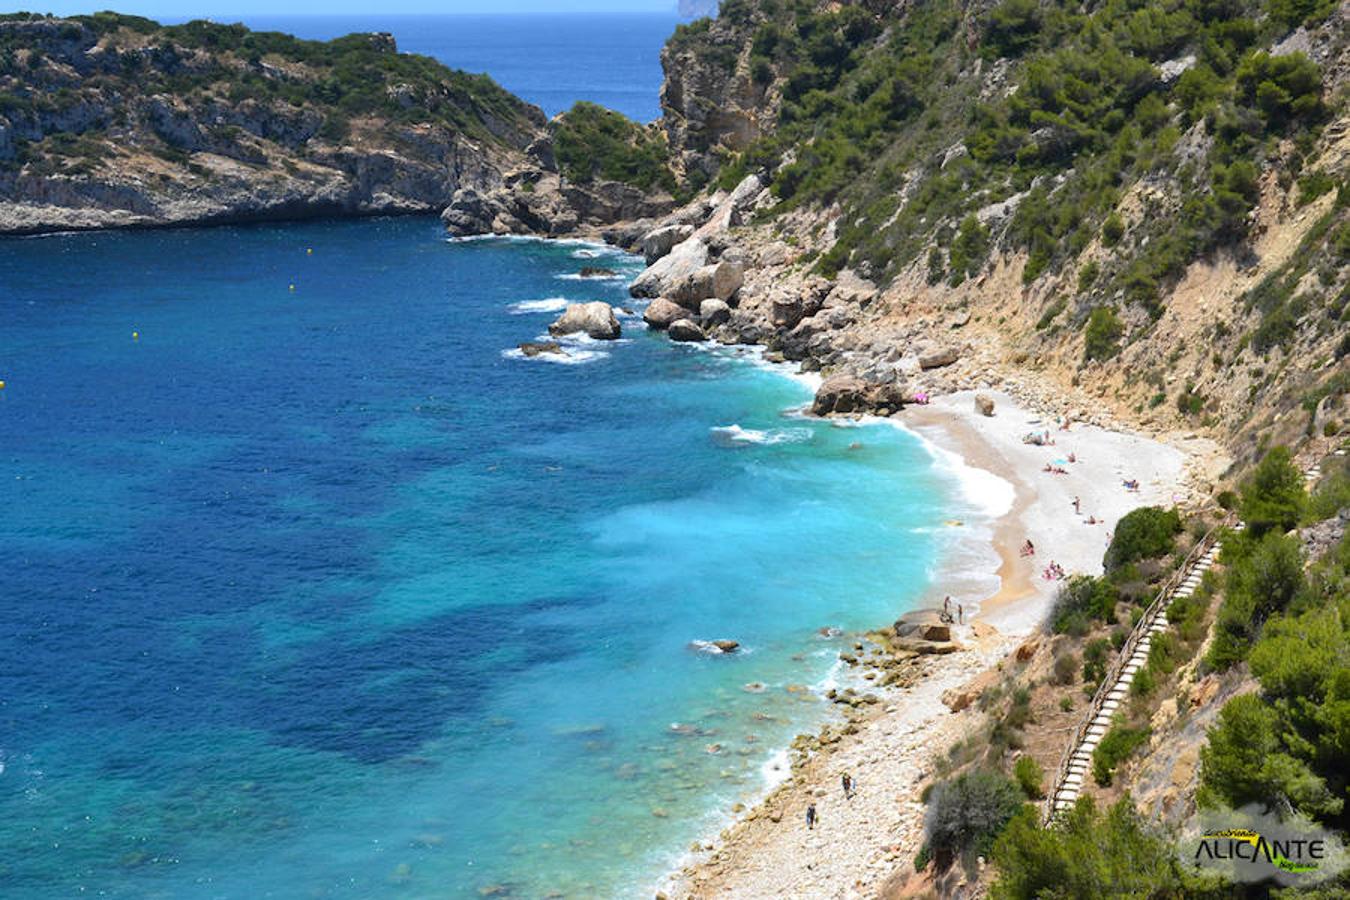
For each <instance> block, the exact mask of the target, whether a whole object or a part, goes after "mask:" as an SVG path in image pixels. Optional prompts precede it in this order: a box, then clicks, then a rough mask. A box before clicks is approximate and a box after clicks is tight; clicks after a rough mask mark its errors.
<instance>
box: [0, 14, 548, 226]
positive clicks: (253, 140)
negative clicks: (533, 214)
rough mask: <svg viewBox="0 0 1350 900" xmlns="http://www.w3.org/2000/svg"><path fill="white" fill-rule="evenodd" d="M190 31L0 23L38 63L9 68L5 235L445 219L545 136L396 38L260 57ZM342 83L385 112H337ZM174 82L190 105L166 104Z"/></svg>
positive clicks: (223, 37) (239, 43) (510, 106)
mask: <svg viewBox="0 0 1350 900" xmlns="http://www.w3.org/2000/svg"><path fill="white" fill-rule="evenodd" d="M193 27H194V29H195V30H193V31H191V32H190V33H189V31H188V30H187V29H186V27H184V26H173V27H163V28H160V27H157V26H154V25H153V23H150V24H149V25H147V24H146V20H133V19H129V18H126V19H122V18H119V17H117V16H115V15H114V14H105V16H104V18H103V19H102V20H101V21H100V22H99V23H97V24H95V23H92V22H90V21H87V20H82V19H48V18H41V17H33V18H23V17H14V18H11V19H9V20H7V21H3V22H0V46H4V47H6V48H8V50H7V52H10V51H12V52H17V53H20V54H23V55H24V58H25V59H28V60H29V63H28V64H27V65H26V66H24V68H23V69H22V70H20V69H18V68H17V67H14V66H11V67H10V68H9V69H4V68H0V96H3V97H5V98H6V102H5V104H4V105H3V106H0V233H11V234H13V233H35V232H43V231H51V230H58V229H60V230H65V229H80V228H107V227H122V226H149V225H181V224H189V223H218V222H239V221H258V220H274V219H288V218H306V217H313V216H334V215H342V216H347V215H373V214H388V213H407V212H435V211H439V210H440V209H441V208H443V207H444V206H445V204H446V203H448V202H449V201H450V199H451V197H453V196H454V195H455V193H456V192H457V191H459V190H462V189H473V190H477V191H490V190H492V189H493V188H494V187H496V186H497V185H500V184H501V183H502V181H503V179H504V177H505V174H506V173H507V172H509V171H510V170H512V169H513V168H517V167H519V166H522V165H524V164H527V163H528V161H529V160H528V156H527V148H528V147H529V146H530V145H531V144H532V143H533V142H535V141H536V140H537V139H538V138H540V137H541V136H543V135H544V134H545V129H546V124H547V123H546V120H545V118H544V116H543V114H542V113H541V112H540V111H539V110H538V109H536V108H535V107H532V106H529V105H528V104H525V103H523V102H521V101H520V100H517V99H516V98H515V97H512V96H511V95H510V94H508V93H507V92H506V91H504V90H502V89H501V88H499V87H497V86H496V85H493V84H491V83H490V82H484V83H483V84H481V85H477V86H475V87H474V88H473V90H472V91H469V90H467V89H466V88H465V86H464V84H463V82H462V81H461V80H460V79H461V77H462V76H461V75H460V74H459V73H455V72H452V71H451V70H449V69H445V68H441V67H439V66H437V65H435V64H427V61H425V60H422V61H420V62H419V61H417V60H414V59H413V58H411V57H404V56H401V55H399V54H398V53H397V48H396V47H395V45H394V41H393V38H392V37H390V36H389V35H371V36H368V39H367V41H366V43H365V45H360V44H358V43H356V42H353V41H352V40H351V39H350V38H349V39H344V41H345V42H344V41H336V42H331V43H327V44H324V43H318V42H301V41H297V42H295V49H293V50H291V49H287V48H286V46H285V45H277V44H276V43H275V42H273V43H270V44H267V47H268V50H267V52H266V54H265V55H264V54H262V53H254V52H253V49H251V48H253V46H254V45H253V44H252V43H251V42H253V41H254V40H255V37H256V36H254V35H251V34H250V33H248V32H247V31H246V30H244V29H242V28H241V27H240V26H226V25H214V24H209V23H195V24H194V26H193ZM213 29H214V30H215V34H214V38H215V39H213V34H212V30H213ZM259 46H261V45H259ZM371 49H373V50H374V51H375V56H374V57H373V58H372V55H371V53H370V51H371ZM335 67H341V68H342V70H343V71H344V72H349V73H352V75H351V77H357V78H360V79H361V81H362V86H363V88H366V89H369V88H370V87H372V86H373V87H376V88H377V89H379V88H382V89H383V91H384V96H385V98H386V99H387V101H388V102H387V103H374V104H373V105H372V106H371V108H370V109H364V110H362V111H361V113H360V114H359V115H353V114H352V112H351V110H350V109H349V108H345V107H341V106H339V104H338V103H337V101H336V100H335V99H334V98H333V96H332V87H331V82H332V80H333V77H334V76H333V72H334V69H335ZM20 73H21V74H20ZM232 73H239V75H240V76H241V77H240V78H237V79H236V78H234V77H233V74H232ZM242 76H247V77H242ZM175 80H176V81H187V82H189V83H191V84H192V85H193V88H192V90H191V91H182V92H178V93H168V92H166V91H165V89H164V84H165V83H166V82H169V81H175ZM283 83H284V86H285V90H284V91H283V90H281V89H280V88H279V87H278V86H279V85H282V84H283ZM52 97H57V98H60V100H59V102H49V100H48V99H44V98H52ZM412 111H416V114H413V112H412ZM20 151H22V153H21V152H20Z"/></svg>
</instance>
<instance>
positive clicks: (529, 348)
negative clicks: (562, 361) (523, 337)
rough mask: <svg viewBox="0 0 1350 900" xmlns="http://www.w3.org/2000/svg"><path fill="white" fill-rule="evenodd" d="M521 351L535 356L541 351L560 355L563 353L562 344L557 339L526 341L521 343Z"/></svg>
mask: <svg viewBox="0 0 1350 900" xmlns="http://www.w3.org/2000/svg"><path fill="white" fill-rule="evenodd" d="M520 352H521V353H524V354H525V355H526V356H530V357H534V356H538V355H539V354H541V353H556V354H558V355H559V356H563V355H565V354H564V353H563V348H562V345H561V344H559V343H558V342H557V341H526V342H525V343H523V344H521V345H520Z"/></svg>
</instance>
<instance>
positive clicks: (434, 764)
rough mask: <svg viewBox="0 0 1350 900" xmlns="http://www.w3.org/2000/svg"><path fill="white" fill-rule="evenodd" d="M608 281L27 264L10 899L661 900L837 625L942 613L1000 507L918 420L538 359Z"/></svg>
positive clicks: (14, 395)
mask: <svg viewBox="0 0 1350 900" xmlns="http://www.w3.org/2000/svg"><path fill="white" fill-rule="evenodd" d="M309 249H312V251H313V252H312V253H309V252H307V251H308V250H309ZM596 252H598V251H595V250H588V249H586V248H584V247H582V246H580V245H576V244H567V243H544V242H529V241H512V240H486V241H471V242H459V243H452V242H448V241H447V240H445V238H444V237H443V235H442V233H441V231H440V229H439V227H438V224H437V222H436V221H435V220H434V219H427V218H411V219H397V220H367V221H357V222H342V223H305V224H295V225H278V226H266V227H262V226H260V227H249V228H218V229H205V230H180V231H165V232H141V233H94V234H84V235H67V236H55V237H48V238H42V239H29V240H6V241H0V379H3V380H4V381H5V382H6V385H5V387H4V389H3V390H0V536H2V537H3V541H4V545H5V562H4V565H3V566H0V766H2V767H3V769H2V770H0V847H3V848H4V853H3V858H0V896H3V897H6V898H10V897H18V898H39V900H41V898H56V897H69V896H73V895H75V894H76V893H78V892H82V891H83V892H89V893H98V894H100V895H102V896H113V897H145V896H165V897H175V898H176V897H190V898H195V897H241V898H248V897H259V896H270V897H283V898H289V897H302V896H312V897H352V898H356V897H361V898H365V897H376V898H379V897H386V896H387V897H407V896H416V897H461V896H469V897H472V896H477V892H478V891H479V890H480V889H482V888H484V887H487V886H490V885H494V884H507V885H510V886H511V887H512V890H513V891H514V892H515V893H514V894H513V896H541V895H543V894H544V893H546V892H547V891H549V890H558V891H561V892H563V894H564V895H565V896H572V897H581V896H611V895H619V896H626V895H641V894H642V891H641V890H640V888H641V887H642V886H643V885H647V884H650V883H651V880H652V879H653V878H656V877H658V876H659V875H660V874H661V872H663V871H664V870H665V867H666V866H667V865H668V864H669V863H670V861H671V860H672V859H673V858H674V856H675V855H676V854H678V853H679V851H680V850H681V848H683V847H685V846H687V845H688V843H689V841H690V840H692V839H693V838H695V837H696V836H698V835H699V834H701V833H703V832H704V831H705V830H706V829H707V827H708V826H709V825H710V824H711V823H713V822H715V821H716V817H717V816H718V815H722V814H725V813H726V810H727V809H728V808H729V807H730V805H731V804H732V803H734V802H736V801H738V800H750V799H753V798H754V796H755V795H756V794H757V793H758V792H759V791H760V790H762V788H763V785H764V767H765V765H766V763H768V762H769V761H770V760H771V759H772V757H773V755H774V753H775V751H777V750H779V749H780V748H782V747H783V746H785V745H786V743H787V742H788V741H789V740H790V737H791V735H793V734H794V733H796V732H797V731H800V730H804V729H805V728H807V727H810V726H811V725H812V724H813V723H814V722H815V721H816V720H818V719H819V717H821V716H822V715H825V714H826V709H825V705H824V704H823V703H822V702H821V701H820V700H819V698H818V694H817V693H815V692H813V691H809V690H803V689H802V688H803V687H804V686H808V687H815V688H817V689H818V688H819V687H820V686H821V685H822V684H824V683H826V681H827V679H829V678H830V676H831V671H832V665H833V662H834V659H835V656H836V654H837V653H838V651H839V649H840V647H841V644H840V640H844V639H846V638H843V639H833V640H830V639H825V638H823V637H822V636H821V635H820V634H819V629H821V628H822V627H825V626H831V627H836V628H843V629H845V630H848V629H859V628H865V627H873V626H876V625H877V624H878V623H880V622H884V621H887V620H888V618H889V617H891V616H893V615H895V614H897V613H899V612H901V611H903V610H904V609H906V608H908V607H910V606H911V605H913V604H914V603H915V602H917V601H918V599H919V598H920V597H921V596H923V595H924V593H925V592H926V591H928V590H929V583H930V574H931V572H932V570H933V568H934V566H935V565H936V564H937V563H938V561H939V560H940V558H941V556H942V554H943V553H944V552H949V548H948V549H944V548H947V545H946V544H944V543H943V542H944V541H945V540H947V538H946V537H945V535H944V532H946V531H949V530H950V529H943V528H942V527H941V523H942V522H943V520H945V519H948V518H951V517H969V516H972V515H974V513H973V512H972V511H971V510H970V509H968V508H966V507H967V506H968V504H966V502H965V501H963V500H962V499H961V497H960V496H958V495H957V493H958V492H957V491H956V489H955V488H954V487H952V486H951V484H950V483H949V481H948V480H947V479H944V477H943V473H942V471H941V470H940V469H938V468H937V467H936V464H935V463H934V461H933V459H932V458H931V457H930V456H929V454H928V453H927V451H926V450H925V449H924V448H923V447H922V446H921V445H920V444H919V443H918V442H917V441H916V440H915V439H913V438H911V437H910V436H909V435H908V434H906V433H905V432H902V431H899V430H896V429H892V428H889V427H886V426H880V425H877V426H864V427H858V428H839V427H832V426H831V425H829V424H827V423H822V422H818V421H813V420H807V419H802V418H800V417H798V416H795V415H794V414H793V413H792V410H793V409H795V408H799V407H800V406H801V404H803V403H805V402H806V401H807V400H808V399H809V396H810V392H809V389H808V388H806V387H804V386H802V385H800V384H798V383H796V382H795V381H793V380H790V379H788V378H786V377H783V376H782V375H779V374H776V373H773V372H771V371H768V370H766V369H765V368H763V367H759V366H756V365H753V364H751V363H750V362H748V361H746V360H745V359H742V358H738V357H737V355H736V354H735V353H733V352H731V351H719V352H709V351H706V350H700V349H694V348H691V347H688V346H680V345H674V344H671V343H669V342H668V341H666V340H665V339H664V338H663V337H659V336H656V335H653V334H649V333H647V332H646V331H645V330H644V329H643V327H642V325H641V323H640V320H638V319H635V318H632V317H626V318H624V320H623V323H624V329H625V335H624V339H623V340H622V341H620V342H617V343H612V344H606V345H603V346H600V345H591V344H578V345H575V346H573V347H571V348H570V352H571V353H572V354H573V355H572V357H571V362H572V364H567V365H564V364H559V363H556V362H549V361H543V360H539V359H535V360H527V359H523V358H518V357H517V356H516V355H514V354H512V353H510V352H504V351H510V350H511V348H513V347H515V345H516V344H517V343H518V342H520V341H522V340H529V339H531V338H534V337H536V336H538V335H540V334H541V333H542V332H543V331H544V330H545V327H546V325H547V323H548V322H549V321H551V317H552V316H553V315H555V314H556V313H554V312H549V311H547V308H551V307H556V306H558V305H559V303H560V301H559V300H558V299H557V298H561V297H567V298H572V299H597V298H599V299H607V300H611V301H613V302H616V303H620V302H626V299H625V292H624V289H623V284H624V283H623V281H621V280H614V281H608V282H593V281H587V282H582V281H580V280H577V279H576V278H575V276H574V274H573V273H575V272H576V271H577V269H578V268H579V267H580V266H581V265H584V264H587V263H588V262H589V263H591V264H594V263H595V261H596V259H595V258H594V254H595V253H596ZM599 252H600V253H601V255H600V256H599V261H600V262H601V264H604V265H609V266H613V267H616V268H618V269H620V270H621V271H622V272H624V273H632V272H633V271H635V270H636V268H638V266H637V265H635V263H634V262H633V260H632V259H631V258H628V257H625V256H622V255H619V254H617V253H614V252H611V251H599ZM569 275H573V277H571V278H569V277H567V276H569ZM292 285H293V286H294V290H292V289H291V286H292ZM522 303H524V304H526V305H525V306H523V307H522V306H521V305H520V304H522ZM731 426H737V428H734V429H733V428H731ZM719 429H721V430H719ZM723 637H731V638H735V639H737V640H740V641H742V642H743V643H744V644H745V646H746V652H744V653H741V654H737V655H735V656H726V657H717V656H713V655H710V654H707V653H703V652H697V651H696V650H692V649H690V646H689V645H690V642H691V641H694V640H708V639H716V638H723ZM756 682H759V683H762V684H763V690H762V692H757V691H752V690H747V689H746V687H745V686H746V685H748V684H752V683H756ZM672 723H681V724H682V726H687V727H681V728H675V729H672V727H671V726H672Z"/></svg>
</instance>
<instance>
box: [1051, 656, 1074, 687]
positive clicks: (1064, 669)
mask: <svg viewBox="0 0 1350 900" xmlns="http://www.w3.org/2000/svg"><path fill="white" fill-rule="evenodd" d="M1079 669H1080V667H1079V665H1078V657H1076V656H1074V655H1073V654H1072V653H1065V654H1064V655H1063V656H1057V657H1055V665H1054V671H1053V673H1052V674H1051V679H1050V680H1051V681H1052V682H1054V683H1055V684H1073V683H1074V682H1075V681H1077V680H1078V672H1079Z"/></svg>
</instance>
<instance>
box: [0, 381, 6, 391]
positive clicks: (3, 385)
mask: <svg viewBox="0 0 1350 900" xmlns="http://www.w3.org/2000/svg"><path fill="white" fill-rule="evenodd" d="M4 389H5V383H4V382H3V381H0V391H3V390H4Z"/></svg>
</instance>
